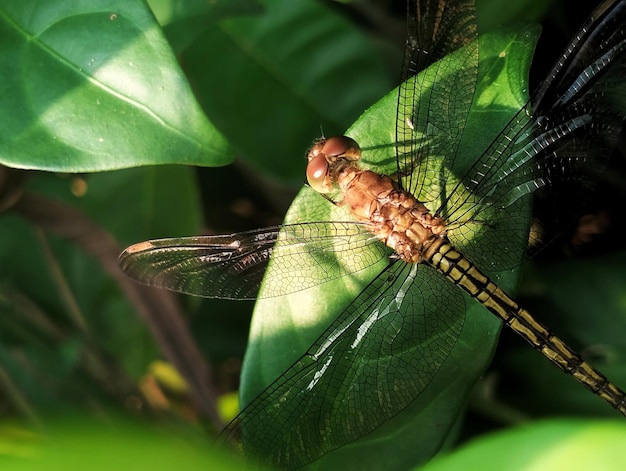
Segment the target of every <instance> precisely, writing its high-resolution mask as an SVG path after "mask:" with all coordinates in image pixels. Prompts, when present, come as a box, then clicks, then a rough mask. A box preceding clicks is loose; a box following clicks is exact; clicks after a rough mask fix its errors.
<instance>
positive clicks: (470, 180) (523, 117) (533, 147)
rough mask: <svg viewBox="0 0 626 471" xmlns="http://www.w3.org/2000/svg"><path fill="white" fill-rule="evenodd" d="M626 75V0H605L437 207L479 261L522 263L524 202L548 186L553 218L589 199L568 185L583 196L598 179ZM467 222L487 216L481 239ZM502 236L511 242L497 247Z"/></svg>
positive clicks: (558, 220)
mask: <svg viewBox="0 0 626 471" xmlns="http://www.w3.org/2000/svg"><path fill="white" fill-rule="evenodd" d="M625 84H626V2H624V1H611V2H605V3H604V4H603V5H601V6H600V7H599V8H598V9H597V10H596V12H595V13H594V15H593V16H592V18H591V19H590V20H589V21H588V22H587V24H585V25H584V26H583V28H581V30H580V32H579V33H578V34H577V35H576V36H575V39H574V41H573V43H572V44H570V46H569V47H568V48H567V50H566V52H565V53H564V54H563V56H562V57H561V58H560V59H559V61H558V62H557V64H556V66H555V68H554V70H553V72H552V73H551V74H550V76H549V77H548V78H547V79H546V80H545V82H544V83H543V85H542V86H541V88H540V89H539V90H538V92H537V93H536V94H535V95H534V97H533V99H532V100H531V102H532V106H529V107H527V108H524V109H522V110H520V111H519V113H518V114H517V115H516V116H515V117H514V118H513V119H512V120H511V122H510V123H509V125H508V126H507V127H506V128H505V129H504V130H503V131H502V132H501V133H500V134H499V135H498V136H497V138H496V139H495V140H494V142H493V143H492V144H491V145H490V146H489V148H488V149H487V150H486V151H485V152H484V154H483V155H482V157H481V158H480V159H479V160H478V161H477V162H476V164H474V166H473V167H472V168H470V170H469V171H468V172H467V174H466V177H465V178H463V179H462V180H461V182H460V183H459V184H458V185H457V187H456V188H455V189H454V190H453V191H451V192H450V194H449V196H448V197H447V198H446V199H445V201H444V202H443V204H442V207H441V208H440V209H439V210H438V212H439V213H440V214H441V213H444V214H445V215H446V218H447V221H448V223H449V224H450V225H452V226H456V227H458V228H460V229H458V230H452V231H451V232H450V239H451V241H452V242H453V243H454V244H456V245H457V246H459V248H462V249H463V250H464V253H465V255H466V256H468V257H469V258H470V259H472V260H473V261H475V262H476V263H477V264H479V266H491V267H494V268H510V267H512V266H515V265H517V264H519V263H520V259H519V256H517V255H515V254H519V253H520V251H519V248H520V247H526V246H527V243H528V240H527V237H526V234H527V233H528V227H529V220H530V217H531V214H530V212H524V211H523V210H521V209H520V208H522V207H523V206H524V204H523V201H524V198H528V197H529V196H530V195H532V194H533V193H534V192H536V191H537V190H539V189H549V190H550V192H549V194H550V198H549V199H546V200H544V201H542V206H543V209H544V210H545V212H546V213H547V214H548V215H549V216H548V217H549V218H550V222H549V224H551V225H553V226H555V227H556V226H562V225H563V223H564V222H567V221H571V219H572V218H573V216H574V215H576V214H577V213H578V212H579V211H580V208H579V207H577V206H576V205H573V204H572V203H573V202H572V201H565V200H564V198H563V197H559V195H571V191H563V188H562V187H564V186H568V185H571V184H572V183H574V184H575V185H576V188H577V190H576V200H577V201H581V200H582V201H584V196H585V192H588V191H590V190H592V189H593V188H594V186H595V185H596V184H597V182H598V181H599V174H600V173H601V171H602V170H603V169H604V168H605V167H606V164H607V162H608V159H609V156H610V154H611V149H612V148H613V147H614V146H615V143H616V141H617V138H618V135H619V133H620V131H621V126H622V123H623V121H624V119H625V118H626V87H625ZM531 111H532V114H531ZM483 221H490V223H489V224H484V223H483ZM468 224H473V225H474V226H476V225H481V224H482V227H481V228H480V229H479V230H481V231H482V232H483V234H482V237H477V238H475V239H474V240H476V241H477V242H476V243H474V242H472V243H469V242H468V240H467V239H466V231H467V228H468V227H469V226H468ZM505 229H506V230H505ZM511 229H512V230H511ZM544 242H545V241H544ZM494 246H498V247H501V248H502V250H501V252H502V253H501V254H497V257H495V256H494V253H493V247H494ZM509 254H511V255H510V256H509Z"/></svg>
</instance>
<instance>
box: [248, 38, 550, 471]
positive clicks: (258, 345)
mask: <svg viewBox="0 0 626 471" xmlns="http://www.w3.org/2000/svg"><path fill="white" fill-rule="evenodd" d="M537 34H538V30H537V29H536V28H533V27H528V26H527V27H518V28H517V29H515V30H501V31H499V32H497V33H492V34H489V35H485V36H483V37H482V38H481V39H480V58H481V66H480V68H479V78H478V85H477V91H476V95H475V99H474V103H473V105H472V109H471V111H470V117H469V119H468V124H467V128H466V132H465V135H464V137H463V140H462V144H461V148H460V150H459V153H458V155H459V157H458V160H457V162H456V163H457V164H459V165H460V166H462V167H466V168H467V166H468V165H470V164H471V162H472V161H473V159H476V158H477V157H479V156H480V154H481V152H482V151H483V150H484V149H485V148H486V147H487V146H488V145H489V144H490V142H491V140H492V139H493V138H494V137H495V136H496V135H497V133H498V132H499V131H500V130H501V129H502V128H503V127H504V126H505V125H506V123H507V122H508V121H509V119H510V118H511V117H512V116H513V114H514V113H516V112H517V111H518V110H519V109H520V107H522V106H523V105H524V103H525V102H526V100H527V96H526V76H527V71H528V67H529V64H530V60H531V55H532V50H533V44H534V41H535V40H536V37H537ZM464 54H465V51H464V50H460V51H458V52H457V53H455V54H452V55H451V56H449V57H447V58H445V59H444V60H445V61H449V64H450V67H449V68H447V67H441V69H440V70H452V72H451V73H459V71H462V70H463V67H464V65H465V61H464V58H465V56H464ZM396 105H397V92H396V91H393V92H391V93H390V94H389V95H387V96H386V97H385V98H384V99H383V100H381V101H380V102H378V103H377V104H376V105H374V106H373V107H372V108H371V109H370V110H368V111H367V112H366V113H365V114H364V115H363V116H362V117H361V118H360V119H359V120H358V121H357V122H356V123H355V125H354V126H353V127H352V128H351V129H350V131H349V132H348V134H349V135H350V136H351V137H353V138H354V139H355V140H357V142H360V143H361V145H362V148H363V151H364V152H363V154H364V155H363V163H364V165H365V166H368V167H370V168H375V169H376V168H378V169H387V170H389V169H390V168H393V158H394V140H395V116H396ZM390 162H391V163H390ZM422 170H423V169H422ZM452 178H454V176H453V174H451V173H450V174H449V175H448V179H449V180H450V179H452ZM454 183H455V182H454V181H448V182H447V184H448V185H450V184H454ZM440 191H441V190H440ZM311 192H312V190H311V189H310V188H305V189H303V190H302V192H301V194H300V196H299V198H297V199H296V200H295V201H294V204H293V205H292V207H291V209H290V213H289V214H288V215H287V218H286V222H288V223H297V222H302V221H309V220H319V221H324V220H331V221H332V220H346V219H348V218H349V216H348V214H347V213H346V211H345V209H344V208H341V207H337V206H333V205H331V204H329V203H328V202H327V201H326V200H324V199H323V198H321V197H319V196H318V197H317V199H316V198H313V197H312V195H311ZM313 196H315V195H313ZM493 250H494V257H495V259H497V250H498V247H493ZM385 266H386V262H385V261H382V262H380V263H379V264H377V265H375V266H373V267H371V268H370V269H368V270H364V271H362V272H359V273H357V274H356V275H354V276H350V277H343V278H341V279H340V280H337V281H334V282H330V283H326V284H324V285H321V286H319V287H317V288H313V289H309V290H306V291H304V292H300V293H296V294H294V295H292V296H287V297H284V298H277V299H268V300H262V301H259V302H258V303H257V306H256V310H255V316H254V320H253V325H252V329H251V334H250V345H249V348H248V351H247V354H246V363H245V369H244V375H243V385H242V388H243V391H242V403H243V404H246V403H247V402H249V401H250V399H251V398H253V397H254V396H255V395H256V394H257V393H258V392H259V391H260V390H262V389H263V388H264V387H266V386H267V385H268V384H270V383H271V382H272V381H273V380H274V379H275V378H276V377H277V376H278V375H279V374H281V373H282V372H283V371H285V369H287V368H288V367H289V366H290V365H291V364H292V363H293V362H294V361H295V360H296V359H297V358H298V357H299V355H301V354H302V352H304V351H305V350H306V348H307V347H308V346H309V345H310V344H311V343H312V341H313V340H314V339H315V338H316V337H317V336H318V335H319V334H320V333H321V332H322V331H323V330H324V329H325V328H326V326H327V325H328V324H329V323H330V322H331V321H332V320H333V319H334V318H335V317H336V316H337V315H338V314H339V313H340V312H341V311H342V310H343V309H344V308H345V306H346V305H347V304H348V303H349V302H350V301H351V300H352V299H353V298H354V297H355V296H356V294H358V293H359V291H360V290H361V289H362V288H363V286H365V284H366V283H367V282H368V281H369V280H371V279H372V277H373V276H374V275H376V274H377V273H379V272H380V270H381V269H382V268H384V267H385ZM274 269H277V270H281V269H282V270H283V271H285V267H280V266H279V267H276V266H274V265H270V267H269V270H274ZM301 269H302V270H305V271H306V270H315V269H316V267H315V266H303V267H301ZM418 274H419V273H418ZM492 275H493V277H494V279H495V280H496V281H497V282H498V283H499V284H500V285H501V286H502V288H503V289H505V290H506V291H509V292H511V291H513V290H514V286H515V280H516V275H517V273H516V271H508V272H506V273H492ZM290 276H297V272H294V271H293V267H292V271H291V272H290ZM466 301H467V303H468V309H467V320H466V322H465V326H464V328H463V331H462V333H461V337H460V339H459V340H458V342H457V343H456V345H455V347H454V349H453V350H452V353H451V354H450V356H449V357H448V359H447V361H446V362H445V363H444V365H443V366H442V368H441V370H439V373H438V374H437V375H436V376H435V377H434V379H433V380H432V382H431V383H430V385H429V386H428V387H427V388H426V390H425V391H424V392H423V393H422V394H421V395H420V396H419V398H418V399H417V400H416V401H414V402H413V403H412V404H411V405H410V406H409V407H408V408H407V409H406V410H405V411H403V413H402V414H400V415H399V416H397V417H396V418H394V419H392V420H391V421H389V422H388V423H386V424H385V425H384V426H382V427H381V428H380V429H378V430H376V431H375V432H373V433H372V434H370V435H368V436H366V437H364V438H363V439H361V440H359V441H358V442H357V443H353V444H351V445H350V446H346V447H343V448H341V449H339V450H336V451H334V452H331V453H329V454H327V455H326V456H324V457H323V458H322V459H321V460H320V461H319V462H318V464H319V467H320V468H324V467H338V466H341V467H342V468H343V467H346V466H348V465H349V466H351V467H354V468H355V469H366V468H372V469H380V468H381V466H385V467H389V466H390V464H391V463H393V465H394V466H399V467H403V466H404V467H405V466H407V465H412V464H415V463H419V462H423V461H425V460H427V459H428V458H429V457H431V456H432V455H433V454H434V453H436V452H437V451H438V450H439V449H440V448H441V447H442V444H443V442H444V441H445V440H446V438H447V437H448V434H449V433H450V430H451V429H452V427H453V425H454V423H455V421H456V419H457V417H458V414H459V411H460V409H461V406H462V404H463V403H464V401H465V398H466V396H467V394H468V392H469V390H470V389H471V387H472V386H473V384H474V383H475V381H476V379H477V378H478V377H479V376H480V374H481V373H482V372H483V371H484V369H485V368H486V366H487V364H488V363H489V361H490V357H491V354H492V351H493V348H494V346H495V343H496V341H497V336H498V332H499V327H500V323H499V322H498V321H497V320H496V319H495V318H494V317H492V316H491V315H490V314H489V313H487V311H486V310H485V309H484V308H483V307H482V306H480V305H478V304H477V303H475V302H473V301H471V300H470V299H469V298H467V299H466ZM394 374H400V375H401V374H403V372H397V371H394ZM364 387H366V386H364ZM327 400H329V401H332V397H330V398H327ZM360 412H362V413H364V414H375V413H376V411H375V410H367V411H360ZM356 414H358V412H356ZM433 424H436V425H435V426H433ZM268 426H271V424H268ZM311 426H312V427H316V426H317V424H315V423H312V424H311ZM267 433H269V432H267Z"/></svg>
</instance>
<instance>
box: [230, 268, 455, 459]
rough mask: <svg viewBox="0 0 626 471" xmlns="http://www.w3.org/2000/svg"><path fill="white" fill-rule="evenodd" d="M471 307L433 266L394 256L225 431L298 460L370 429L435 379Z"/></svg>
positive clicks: (256, 449)
mask: <svg viewBox="0 0 626 471" xmlns="http://www.w3.org/2000/svg"><path fill="white" fill-rule="evenodd" d="M464 306H465V305H464V300H463V296H462V295H461V291H460V290H459V289H458V288H457V287H456V286H454V285H453V284H452V283H451V282H449V281H447V279H445V278H444V277H442V276H441V275H440V274H438V273H436V272H435V271H434V270H433V269H431V268H429V267H427V266H419V265H407V264H405V263H401V262H398V263H395V264H393V265H390V266H389V267H388V268H387V269H386V270H384V271H383V272H382V273H380V274H379V275H378V276H377V277H376V278H375V279H374V280H373V281H372V282H371V283H370V284H369V285H368V286H367V287H366V288H365V289H364V290H363V291H362V292H361V293H360V294H359V296H358V297H357V298H356V299H355V300H354V301H353V302H352V303H350V305H349V306H348V307H347V308H346V309H345V310H344V311H343V312H341V314H340V315H339V316H338V317H337V318H336V320H335V321H334V322H333V323H332V324H331V325H330V326H329V327H328V328H327V329H326V331H325V332H324V333H323V334H322V335H321V336H320V337H319V338H318V340H317V341H316V342H315V343H314V344H313V345H312V346H311V347H310V348H309V349H308V350H307V352H306V353H305V354H304V355H303V356H302V357H300V359H299V360H298V361H296V362H295V363H294V364H293V365H292V366H291V368H289V369H288V370H287V371H286V372H285V373H284V374H282V375H281V376H280V377H279V378H278V379H277V380H276V381H275V382H274V383H272V384H271V385H270V386H269V387H268V388H267V389H265V390H264V391H263V392H262V393H261V394H260V395H259V396H257V397H256V398H255V399H254V400H253V401H252V402H251V403H250V404H248V405H247V406H246V408H245V409H244V410H243V411H242V412H241V413H240V414H239V416H237V418H236V419H235V420H234V421H233V422H231V424H230V425H229V426H228V427H227V429H226V430H225V431H224V432H223V434H222V438H223V440H224V441H226V442H228V443H230V444H231V445H233V446H234V447H235V448H236V449H239V450H240V451H241V452H243V453H245V454H246V455H247V456H248V457H252V458H256V459H259V460H261V461H263V462H264V463H268V464H276V465H280V466H281V467H284V468H287V469H293V468H298V467H300V466H304V465H305V464H307V463H310V462H312V461H315V460H316V459H317V458H319V457H320V456H322V455H324V454H326V453H328V452H329V451H331V450H333V449H336V448H338V447H340V446H342V445H345V444H347V443H350V442H352V441H354V440H356V439H358V438H360V437H362V436H364V435H366V434H368V433H370V432H371V431H373V430H374V429H376V428H377V427H379V426H380V425H381V424H382V423H384V422H385V421H387V420H389V419H390V418H391V417H394V416H395V415H397V414H398V413H399V412H401V411H402V410H403V409H404V408H405V407H406V406H407V405H408V404H410V403H411V402H413V401H414V400H415V399H416V398H417V397H418V396H419V395H420V394H421V393H422V392H423V391H424V390H425V389H426V388H427V387H428V385H429V383H430V382H431V380H432V378H433V376H434V375H435V374H436V373H437V371H438V370H439V369H440V367H441V366H442V365H443V364H444V362H445V361H446V358H447V357H448V355H449V354H450V352H451V351H452V349H453V348H454V345H455V343H456V341H457V339H458V337H459V335H460V333H461V330H462V328H463V323H464V318H465V307H464ZM268 424H271V426H268Z"/></svg>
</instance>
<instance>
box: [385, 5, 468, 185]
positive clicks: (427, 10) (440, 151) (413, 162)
mask: <svg viewBox="0 0 626 471" xmlns="http://www.w3.org/2000/svg"><path fill="white" fill-rule="evenodd" d="M407 32H408V34H407V43H406V49H405V59H404V66H403V72H402V84H401V85H400V89H399V94H398V111H397V118H396V141H397V146H396V153H397V160H398V174H399V175H400V176H401V177H402V178H401V184H402V187H403V188H404V189H405V190H407V191H409V192H410V193H412V194H416V193H417V191H418V190H420V189H421V188H422V187H423V186H424V181H425V178H426V173H425V172H420V171H417V170H416V169H417V166H418V163H419V162H420V161H422V160H423V159H425V158H428V156H432V155H443V156H449V158H450V159H454V156H455V155H456V149H457V148H458V144H459V141H460V136H461V134H462V133H463V129H464V128H465V123H466V120H467V116H468V113H469V110H470V106H471V103H472V98H473V95H474V90H475V88H476V78H477V71H478V45H477V43H476V39H477V37H478V34H477V28H476V17H475V10H474V2H473V1H469V0H463V1H436V0H433V1H422V2H417V1H409V2H408V16H407ZM463 46H465V49H466V51H465V68H464V70H463V73H458V72H456V73H454V74H453V73H451V71H450V70H449V67H448V65H449V62H448V63H444V62H437V61H439V59H442V58H443V57H445V56H447V55H448V54H451V53H452V52H454V51H456V50H457V49H460V48H461V47H463ZM431 64H432V65H433V66H432V67H430V68H429V69H428V70H426V68H427V67H428V66H429V65H431ZM418 72H423V73H422V74H420V75H419V76H416V74H417V73H418ZM414 76H416V77H415V78H414V79H411V77H414ZM409 79H411V80H409ZM431 84H432V85H431ZM449 165H451V163H450V164H449Z"/></svg>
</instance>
